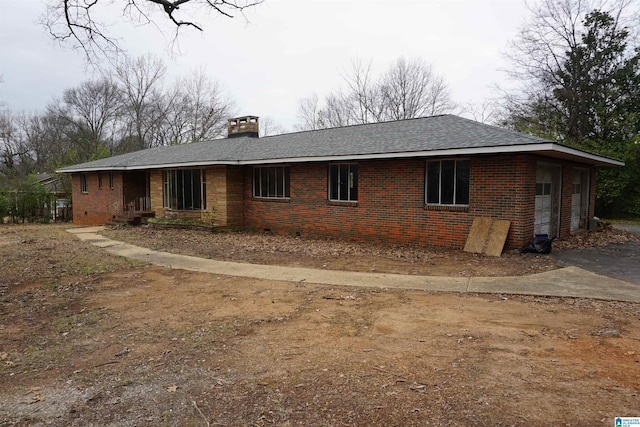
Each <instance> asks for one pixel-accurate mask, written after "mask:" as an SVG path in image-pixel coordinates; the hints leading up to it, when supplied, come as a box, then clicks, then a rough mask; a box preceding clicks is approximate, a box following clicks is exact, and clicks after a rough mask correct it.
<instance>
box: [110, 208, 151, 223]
mask: <svg viewBox="0 0 640 427" xmlns="http://www.w3.org/2000/svg"><path fill="white" fill-rule="evenodd" d="M155 216H156V213H155V212H154V211H140V212H135V213H134V214H132V215H125V214H119V215H116V216H115V217H114V218H113V219H112V220H111V221H109V222H107V223H106V225H127V224H128V225H140V224H146V223H147V219H148V218H154V217H155Z"/></svg>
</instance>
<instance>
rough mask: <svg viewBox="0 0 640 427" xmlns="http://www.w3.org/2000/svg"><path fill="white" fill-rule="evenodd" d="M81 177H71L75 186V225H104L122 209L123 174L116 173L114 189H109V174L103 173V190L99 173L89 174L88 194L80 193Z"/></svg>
mask: <svg viewBox="0 0 640 427" xmlns="http://www.w3.org/2000/svg"><path fill="white" fill-rule="evenodd" d="M80 175H81V174H79V173H74V174H73V175H72V176H71V180H72V184H73V193H72V204H73V223H74V224H78V225H96V224H104V223H105V222H108V221H110V220H111V219H112V217H113V215H115V214H116V213H118V212H119V211H120V209H122V173H120V172H114V176H113V189H111V188H109V173H108V172H103V173H102V188H99V186H98V173H97V172H93V173H87V174H86V176H87V192H86V193H82V192H81V191H80Z"/></svg>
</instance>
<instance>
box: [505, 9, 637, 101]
mask: <svg viewBox="0 0 640 427" xmlns="http://www.w3.org/2000/svg"><path fill="white" fill-rule="evenodd" d="M633 4H634V1H633V0H540V1H538V2H536V3H534V4H533V5H532V6H531V7H530V8H529V9H530V11H531V18H530V19H529V20H528V22H526V23H525V24H524V25H523V26H522V27H521V29H520V31H519V33H518V35H517V36H516V38H515V39H514V40H513V42H512V43H511V45H510V47H509V50H508V52H507V53H506V56H507V58H508V59H509V61H510V62H511V65H512V66H511V67H510V68H509V69H507V70H505V71H506V73H507V74H508V75H509V76H510V77H511V78H513V79H514V80H516V81H519V82H523V84H522V85H521V86H520V88H519V91H520V93H519V94H518V95H519V97H518V96H516V97H514V96H513V93H511V94H510V95H511V98H510V100H509V101H510V102H515V103H519V101H520V100H522V99H529V98H530V97H536V96H539V95H540V94H541V92H548V91H549V90H550V89H551V88H553V87H556V86H558V85H561V84H562V81H560V77H559V75H558V73H557V72H556V71H557V70H558V69H561V68H562V66H563V64H564V63H565V62H566V61H567V54H568V52H571V51H573V50H575V48H576V46H578V45H579V44H580V42H581V35H582V33H583V29H584V28H583V22H584V18H585V17H586V15H587V14H588V13H590V12H592V11H594V10H602V11H608V12H609V13H610V14H611V16H612V17H613V18H614V20H615V24H614V29H615V28H617V27H622V26H629V27H630V28H635V29H636V33H635V34H631V40H632V41H633V43H632V45H631V46H630V49H633V47H635V46H637V45H638V42H639V41H640V39H638V34H637V31H638V28H640V10H638V8H637V6H635V9H634V6H633ZM634 45H635V46H634Z"/></svg>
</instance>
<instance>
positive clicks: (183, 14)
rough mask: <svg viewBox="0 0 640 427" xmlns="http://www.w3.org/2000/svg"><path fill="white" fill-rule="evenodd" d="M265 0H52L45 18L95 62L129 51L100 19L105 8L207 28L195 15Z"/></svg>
mask: <svg viewBox="0 0 640 427" xmlns="http://www.w3.org/2000/svg"><path fill="white" fill-rule="evenodd" d="M262 2H263V0H238V1H237V0H231V1H228V0H207V1H205V2H203V1H199V0H173V1H170V0H119V1H107V0H48V1H47V7H46V12H45V14H44V15H43V17H42V19H41V23H42V24H43V25H44V26H45V28H46V29H47V31H48V32H49V34H50V35H51V37H53V39H54V40H57V41H60V42H62V43H64V44H67V45H70V46H72V47H74V48H78V49H80V50H82V51H83V52H84V55H85V57H86V60H87V61H88V62H89V63H93V62H95V61H98V60H100V59H102V58H107V59H109V60H114V59H115V58H117V57H118V56H120V55H122V54H123V53H125V49H124V48H123V47H122V44H121V42H120V37H121V36H118V35H116V34H112V32H111V31H110V29H109V25H108V24H107V23H105V22H104V21H102V20H101V19H100V12H101V9H102V10H104V8H112V7H114V5H117V4H119V5H121V6H120V7H122V15H121V17H122V19H123V20H125V21H127V22H128V23H131V24H133V25H140V24H150V23H156V21H160V20H168V21H170V22H171V23H172V24H173V25H174V26H175V28H176V37H177V36H178V31H179V29H180V28H183V27H189V28H194V29H196V30H199V31H203V30H204V28H205V26H204V24H202V23H200V22H199V21H197V20H195V19H192V18H191V16H203V15H206V12H208V11H211V10H213V11H214V12H215V13H217V14H219V15H221V16H225V17H228V18H233V17H234V16H235V15H236V14H242V13H243V11H244V10H245V9H246V8H249V7H253V6H256V5H258V4H260V3H262Z"/></svg>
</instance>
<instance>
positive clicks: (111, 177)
mask: <svg viewBox="0 0 640 427" xmlns="http://www.w3.org/2000/svg"><path fill="white" fill-rule="evenodd" d="M109 188H110V189H112V190H113V172H109Z"/></svg>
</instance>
